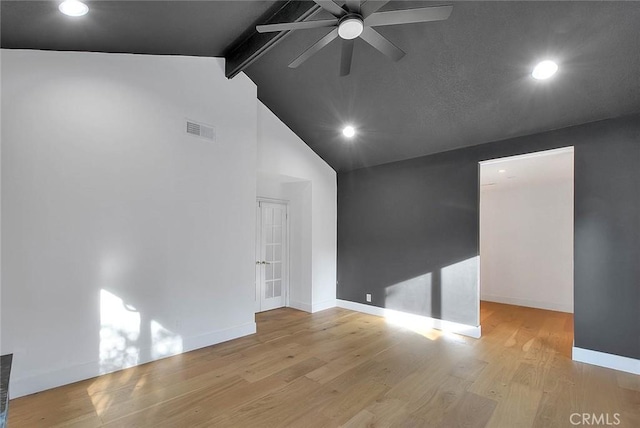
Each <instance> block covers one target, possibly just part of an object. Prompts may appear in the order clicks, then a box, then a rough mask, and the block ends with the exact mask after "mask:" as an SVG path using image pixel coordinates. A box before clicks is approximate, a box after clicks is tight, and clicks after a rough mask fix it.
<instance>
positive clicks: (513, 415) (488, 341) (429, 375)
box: [9, 302, 640, 428]
mask: <svg viewBox="0 0 640 428" xmlns="http://www.w3.org/2000/svg"><path fill="white" fill-rule="evenodd" d="M481 316H482V333H483V337H482V339H481V340H475V339H470V338H465V337H461V336H456V335H451V334H443V333H440V332H437V331H435V330H431V331H413V330H411V329H408V328H404V327H401V326H396V325H392V324H388V323H387V322H385V320H384V319H382V318H378V317H375V316H370V315H364V314H360V313H357V312H351V311H348V310H344V309H338V308H335V309H329V310H326V311H323V312H319V313H316V314H313V315H310V314H307V313H304V312H299V311H296V310H292V309H278V310H274V311H270V312H266V313H262V314H259V315H258V316H257V322H258V333H257V334H255V335H252V336H249V337H245V338H241V339H237V340H234V341H231V342H227V343H224V344H220V345H216V346H211V347H208V348H204V349H201V350H198V351H193V352H189V353H187V354H183V355H179V356H176V357H172V358H167V359H165V360H161V361H157V362H154V363H150V364H145V365H142V366H139V367H135V368H132V369H128V370H124V371H120V372H117V373H113V374H110V375H106V376H101V377H99V378H95V379H90V380H87V381H83V382H79V383H75V384H73V385H68V386H64V387H61V388H56V389H53V390H49V391H45V392H42V393H39V394H34V395H31V396H28V397H23V398H19V399H15V400H12V401H11V403H10V407H9V427H10V428H20V427H54V426H55V427H58V426H65V427H67V426H74V427H99V426H108V427H127V428H129V427H219V426H233V427H275V426H284V427H290V426H291V427H294V426H300V427H305V428H308V427H333V426H340V425H344V426H349V427H373V426H380V427H386V426H406V427H432V426H433V427H485V426H487V427H498V428H520V427H571V426H573V425H571V421H570V419H569V418H570V416H571V414H572V413H589V414H596V416H598V417H599V416H600V415H601V414H605V415H606V414H607V413H608V414H609V415H610V416H609V422H612V423H613V422H615V419H614V413H618V414H619V416H618V419H619V421H620V424H619V425H617V426H620V427H634V428H636V427H640V377H639V376H633V375H629V374H624V373H621V372H616V371H614V370H609V369H604V368H599V367H595V366H590V365H586V364H581V363H574V362H572V361H571V360H570V352H571V344H572V340H573V322H572V316H571V315H569V314H564V313H560V312H551V311H543V310H537V309H529V308H522V307H516V306H509V305H501V304H496V303H488V302H483V303H482V310H481ZM575 421H579V419H576V417H575V416H574V422H575ZM583 426H584V425H583ZM600 426H603V425H600Z"/></svg>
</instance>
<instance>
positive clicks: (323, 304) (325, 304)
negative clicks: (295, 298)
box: [311, 299, 336, 313]
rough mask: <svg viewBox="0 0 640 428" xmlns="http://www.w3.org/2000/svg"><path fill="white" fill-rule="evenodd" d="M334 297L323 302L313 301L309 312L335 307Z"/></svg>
mask: <svg viewBox="0 0 640 428" xmlns="http://www.w3.org/2000/svg"><path fill="white" fill-rule="evenodd" d="M335 307H336V299H329V300H325V301H324V302H319V303H313V304H312V305H311V313H315V312H320V311H324V310H325V309H329V308H335Z"/></svg>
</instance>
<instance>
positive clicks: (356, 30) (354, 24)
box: [338, 16, 364, 40]
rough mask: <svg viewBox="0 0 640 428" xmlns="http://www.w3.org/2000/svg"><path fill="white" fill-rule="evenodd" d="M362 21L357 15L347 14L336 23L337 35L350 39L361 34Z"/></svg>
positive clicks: (362, 28)
mask: <svg viewBox="0 0 640 428" xmlns="http://www.w3.org/2000/svg"><path fill="white" fill-rule="evenodd" d="M363 30H364V22H362V18H360V17H359V16H347V17H346V18H345V19H343V20H342V21H340V24H339V25H338V35H339V36H340V38H342V39H345V40H351V39H355V38H356V37H358V36H359V35H360V34H362V31H363Z"/></svg>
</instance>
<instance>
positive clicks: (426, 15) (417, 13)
mask: <svg viewBox="0 0 640 428" xmlns="http://www.w3.org/2000/svg"><path fill="white" fill-rule="evenodd" d="M452 10H453V6H433V7H424V8H421V9H406V10H390V11H388V12H377V13H374V14H372V15H370V16H369V17H367V18H365V20H364V24H365V25H369V26H371V27H375V26H378V25H395V24H411V23H414V22H429V21H444V20H445V19H447V18H448V17H449V15H451V11H452Z"/></svg>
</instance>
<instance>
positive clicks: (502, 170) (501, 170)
mask: <svg viewBox="0 0 640 428" xmlns="http://www.w3.org/2000/svg"><path fill="white" fill-rule="evenodd" d="M498 172H499V173H500V174H502V173H505V172H507V170H506V169H499V170H498Z"/></svg>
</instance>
